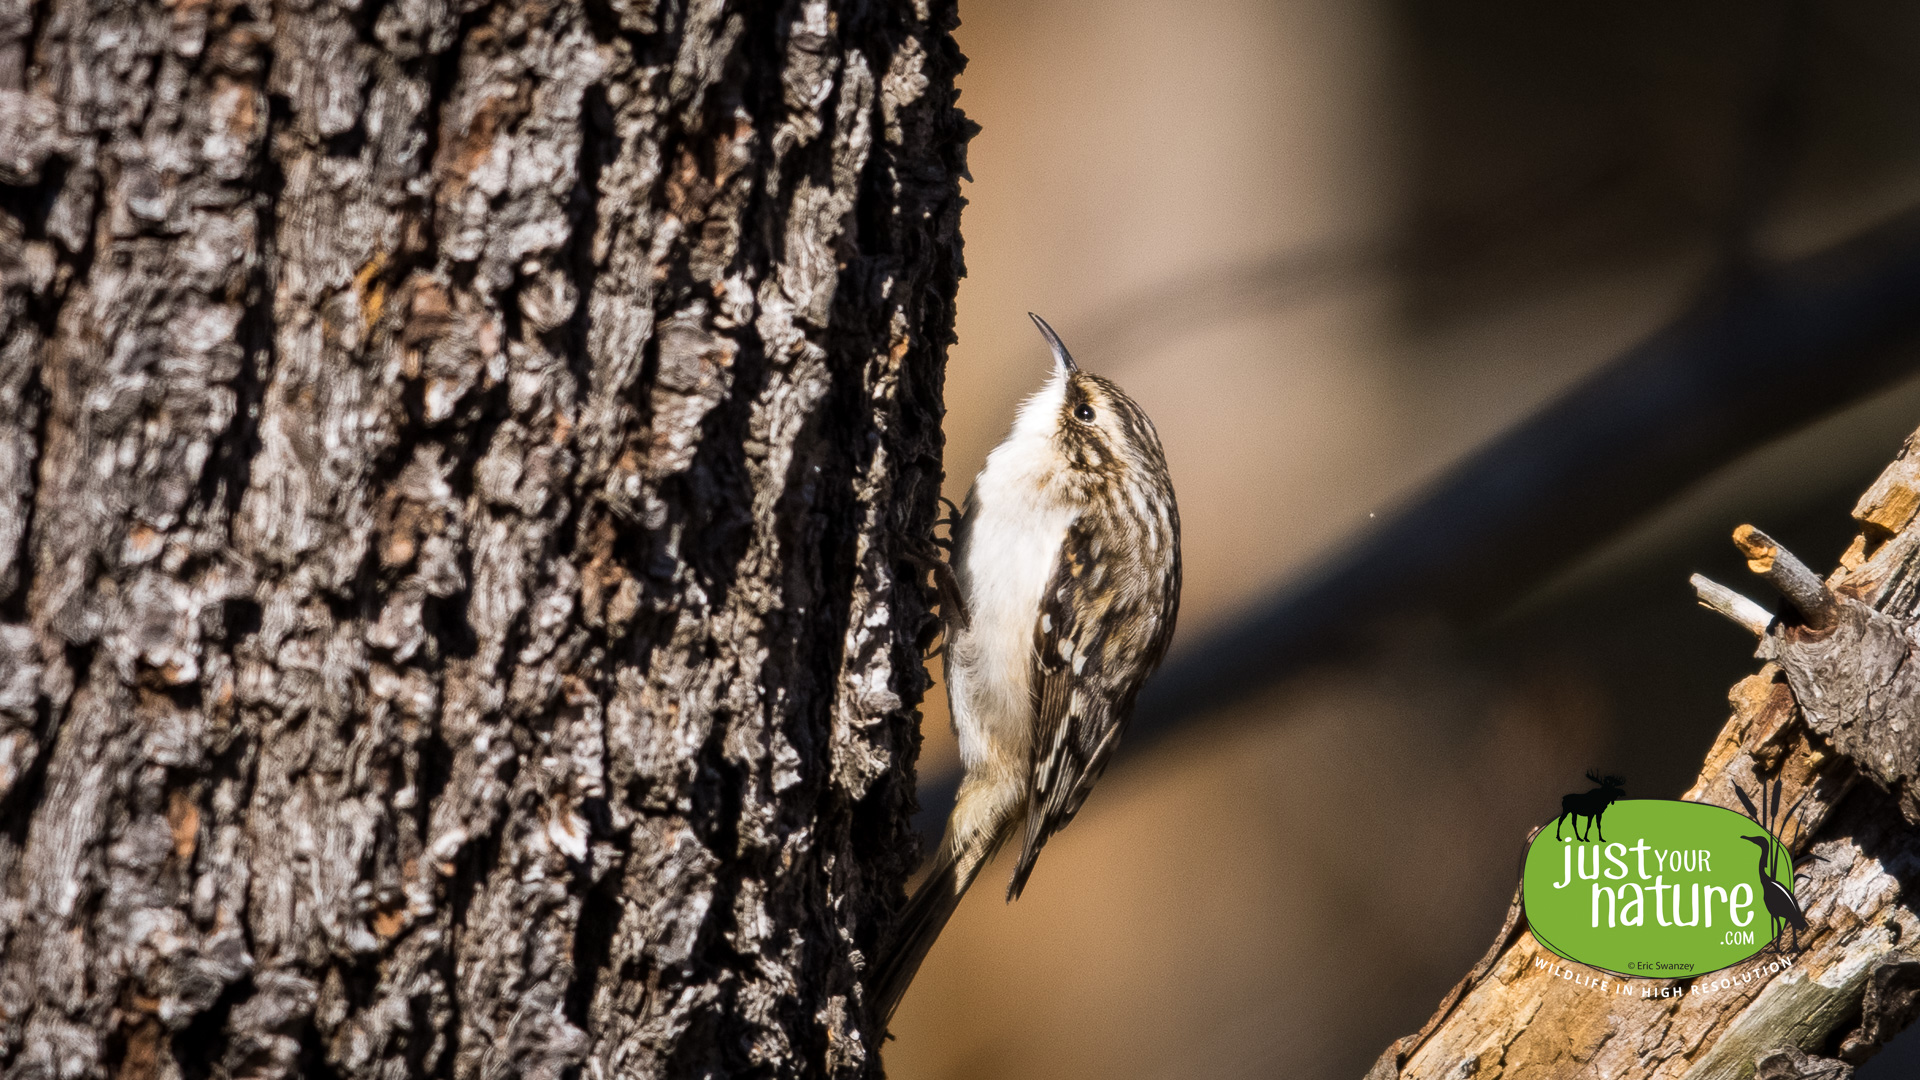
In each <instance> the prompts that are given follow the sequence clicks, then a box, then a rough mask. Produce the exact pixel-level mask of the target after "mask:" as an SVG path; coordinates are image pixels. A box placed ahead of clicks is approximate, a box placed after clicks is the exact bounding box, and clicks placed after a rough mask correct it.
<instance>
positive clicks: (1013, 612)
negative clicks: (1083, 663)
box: [947, 379, 1076, 772]
mask: <svg viewBox="0 0 1920 1080" xmlns="http://www.w3.org/2000/svg"><path fill="white" fill-rule="evenodd" d="M1064 393H1065V383H1064V381H1063V380H1060V379H1055V380H1054V381H1052V382H1049V383H1048V384H1047V386H1046V387H1044V388H1043V389H1042V390H1041V391H1040V392H1039V393H1037V394H1035V395H1034V396H1033V397H1031V398H1029V399H1028V400H1027V402H1026V403H1025V404H1024V405H1023V406H1022V407H1021V410H1020V416H1019V419H1018V420H1016V421H1015V423H1014V427H1013V431H1012V432H1011V433H1010V434H1009V435H1008V436H1007V438H1006V440H1005V441H1004V442H1002V443H1001V444H1000V445H999V446H998V447H996V448H995V449H994V451H993V453H992V454H990V455H988V457H987V464H986V467H985V468H984V469H982V470H980V475H979V476H977V477H975V478H974V481H973V491H972V493H971V494H970V496H969V498H968V513H967V522H966V528H965V529H964V530H963V532H962V534H961V537H960V541H961V542H960V545H959V547H958V550H957V551H956V552H955V553H954V556H955V557H954V562H955V564H956V566H955V569H956V576H957V577H958V578H959V581H960V588H961V591H962V593H963V594H964V595H965V597H966V601H967V609H968V615H969V618H970V621H969V625H968V627H967V628H966V629H964V630H961V631H958V632H956V633H954V634H953V640H952V641H951V642H950V643H949V644H948V646H947V697H948V703H949V705H950V706H951V708H952V712H953V726H954V731H955V733H956V734H957V735H958V736H959V740H960V756H961V759H962V760H963V761H964V762H965V763H966V766H967V768H968V770H969V772H971V771H972V770H974V769H975V768H976V766H978V765H979V764H981V763H982V762H983V760H984V759H985V757H986V755H987V753H988V749H989V747H990V746H991V747H994V748H996V749H997V750H998V752H999V753H1001V754H1004V755H1015V756H1016V758H1015V759H1016V760H1018V761H1021V762H1022V763H1024V760H1025V758H1026V752H1027V747H1028V744H1029V741H1030V739H1031V732H1032V727H1033V702H1032V698H1031V697H1030V693H1031V690H1030V687H1031V679H1032V672H1033V661H1034V657H1033V647H1034V646H1033V641H1034V636H1033V635H1034V624H1035V623H1036V622H1037V621H1038V619H1039V617H1040V598H1041V594H1042V593H1043V592H1044V591H1045V590H1046V587H1047V583H1048V582H1049V581H1050V580H1051V579H1052V577H1053V573H1054V568H1055V566H1056V564H1057V563H1058V560H1059V555H1060V544H1061V542H1062V541H1063V540H1064V539H1065V538H1066V534H1067V528H1068V527H1069V526H1070V525H1072V523H1073V519H1074V515H1075V513H1076V511H1075V510H1074V508H1073V507H1072V506H1071V505H1070V504H1069V503H1067V502H1066V501H1065V500H1064V499H1062V498H1060V497H1059V494H1058V492H1057V491H1056V490H1055V484H1054V480H1055V479H1056V473H1057V471H1058V460H1057V454H1056V452H1055V450H1054V448H1053V446H1052V440H1051V434H1052V429H1053V425H1054V424H1055V423H1056V422H1057V421H1056V419H1055V418H1056V417H1057V416H1058V415H1059V409H1060V404H1061V399H1062V396H1063V395H1064Z"/></svg>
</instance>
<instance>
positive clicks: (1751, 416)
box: [917, 212, 1920, 823]
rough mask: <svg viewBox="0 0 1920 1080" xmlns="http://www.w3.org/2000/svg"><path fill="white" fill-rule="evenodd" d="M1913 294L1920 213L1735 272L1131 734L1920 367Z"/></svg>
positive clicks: (1552, 555) (1308, 587)
mask: <svg viewBox="0 0 1920 1080" xmlns="http://www.w3.org/2000/svg"><path fill="white" fill-rule="evenodd" d="M1354 258H1355V259H1358V260H1360V261H1361V262H1364V261H1365V260H1366V259H1367V258H1369V256H1367V255H1365V254H1364V253H1362V254H1360V255H1356V256H1354ZM1287 265H1288V266H1291V267H1292V270H1291V271H1288V272H1286V273H1280V271H1281V270H1283V269H1285V267H1282V266H1281V265H1280V264H1279V263H1276V264H1275V267H1274V268H1273V269H1274V270H1275V272H1276V273H1277V274H1279V276H1278V277H1277V278H1276V279H1275V280H1278V281H1292V282H1294V283H1295V285H1294V287H1306V286H1305V283H1306V282H1309V281H1311V280H1314V279H1315V275H1314V274H1311V273H1307V271H1308V270H1309V269H1311V268H1314V267H1319V268H1320V269H1319V271H1317V272H1318V273H1326V274H1336V275H1337V274H1338V273H1344V272H1349V271H1351V270H1353V269H1354V268H1355V267H1356V266H1358V265H1360V264H1359V263H1356V262H1345V261H1343V260H1342V259H1340V258H1334V257H1331V256H1325V255H1310V256H1302V257H1301V258H1300V261H1299V262H1298V263H1297V264H1292V263H1290V264H1287ZM1915 297H1920V212H1909V213H1907V214H1903V215H1901V216H1899V217H1897V218H1895V219H1892V220H1889V221H1887V222H1884V223H1883V224H1881V225H1879V226H1877V227H1875V228H1872V229H1870V230H1868V231H1866V232H1864V233H1862V234H1860V235H1858V236H1856V237H1854V238H1852V239H1850V240H1848V241H1846V242H1843V243H1841V244H1838V245H1836V246H1834V247H1832V248H1829V249H1826V250H1823V251H1820V252H1818V253H1815V254H1813V255H1809V256H1806V257H1803V258H1800V259H1796V260H1793V261H1790V262H1786V263H1782V264H1779V265H1776V266H1772V267H1760V268H1756V269H1754V270H1753V271H1752V272H1751V273H1749V274H1744V275H1741V276H1739V277H1737V278H1734V279H1731V280H1730V281H1729V282H1728V283H1727V284H1725V285H1723V286H1721V287H1719V288H1717V289H1715V290H1713V291H1711V292H1710V293H1708V294H1707V295H1705V296H1703V297H1702V298H1701V299H1700V300H1699V301H1698V302H1696V303H1695V304H1694V305H1693V307H1692V308H1691V309H1690V310H1689V311H1688V312H1687V313H1685V314H1684V315H1682V316H1681V317H1680V318H1678V319H1677V320H1675V321H1674V322H1673V323H1672V324H1670V325H1669V326H1667V327H1665V328H1664V329H1662V330H1661V331H1659V332H1658V333H1656V334H1654V335H1653V336H1652V337H1651V338H1649V339H1648V340H1647V341H1645V342H1643V343H1641V344H1640V345H1638V346H1636V347H1634V348H1633V349H1631V350H1629V351H1628V352H1627V353H1626V354H1625V355H1623V356H1621V357H1620V358H1619V359H1618V360H1616V361H1615V362H1613V363H1612V364H1610V365H1608V366H1607V367H1605V368H1604V369H1602V370H1600V371H1599V372H1597V373H1596V374H1594V375H1593V376H1592V377H1591V378H1589V379H1587V380H1586V381H1585V382H1583V383H1582V384H1580V385H1579V386H1576V387H1575V388H1574V389H1572V390H1571V391H1569V392H1568V393H1567V394H1566V395H1564V396H1563V397H1561V398H1560V399H1559V400H1557V401H1555V402H1554V403H1552V404H1551V405H1549V406H1547V407H1546V408H1544V409H1542V410H1541V411H1540V412H1539V413H1537V414H1535V415H1534V416H1533V417H1531V418H1529V419H1528V420H1526V421H1524V422H1522V423H1521V424H1520V425H1519V426H1517V427H1515V428H1513V429H1512V430H1510V431H1508V432H1507V433H1506V434H1504V435H1502V436H1500V437H1498V438H1496V439H1494V440H1493V441H1492V442H1490V443H1488V444H1487V445H1485V446H1484V447H1482V448H1481V449H1479V450H1478V451H1476V452H1475V453H1473V454H1471V455H1469V456H1468V457H1467V458H1466V459H1465V460H1464V461H1462V462H1460V463H1459V464H1458V465H1456V466H1455V467H1454V468H1453V469H1452V470H1451V471H1450V472H1448V473H1447V474H1446V475H1444V476H1443V477H1442V478H1441V479H1439V480H1438V481H1437V482H1435V483H1434V484H1433V485H1432V486H1430V487H1429V488H1428V489H1427V490H1426V491H1425V492H1424V493H1422V494H1420V495H1418V496H1416V497H1415V498H1414V499H1413V500H1412V501H1411V502H1409V503H1408V504H1407V505H1406V506H1405V507H1403V508H1402V509H1400V510H1399V511H1398V512H1397V513H1395V514H1394V515H1392V516H1391V517H1390V518H1387V519H1385V520H1384V521H1383V522H1382V523H1381V524H1380V525H1379V527H1377V528H1375V529H1372V530H1370V531H1369V532H1368V533H1367V534H1366V535H1364V536H1362V537H1358V538H1356V539H1355V540H1354V541H1353V542H1352V543H1351V544H1349V545H1348V546H1347V547H1345V548H1343V549H1341V550H1340V551H1338V552H1336V553H1334V554H1333V556H1332V557H1330V558H1329V559H1328V560H1327V561H1326V562H1324V563H1323V564H1322V565H1321V566H1320V567H1319V568H1318V569H1317V570H1315V571H1313V572H1310V573H1308V574H1306V575H1304V576H1303V577H1301V578H1299V579H1298V580H1296V581H1294V582H1292V583H1290V584H1288V585H1286V586H1284V587H1283V588H1281V589H1280V590H1278V591H1276V592H1275V593H1273V594H1272V595H1270V596H1268V597H1266V598H1265V599H1264V600H1261V601H1259V602H1257V603H1255V604H1254V605H1252V606H1251V607H1250V608H1248V609H1246V610H1244V611H1242V612H1241V613H1240V614H1239V615H1238V616H1237V617H1231V618H1229V619H1227V620H1226V621H1225V622H1223V623H1222V624H1221V625H1219V626H1218V627H1217V628H1216V629H1214V630H1212V631H1210V632H1208V633H1205V634H1203V635H1200V636H1199V637H1198V638H1191V637H1190V638H1188V639H1187V640H1185V641H1184V642H1182V643H1181V644H1180V645H1179V646H1177V647H1176V650H1175V653H1174V655H1173V657H1172V658H1171V659H1170V660H1169V662H1168V664H1167V666H1166V667H1165V668H1164V669H1162V670H1161V672H1160V673H1159V674H1158V675H1157V676H1156V677H1155V678H1154V679H1153V680H1151V681H1150V682H1149V683H1148V684H1147V687H1146V690H1145V692H1144V693H1143V695H1142V697H1141V700H1140V705H1139V709H1138V711H1137V712H1136V714H1135V718H1134V721H1133V726H1132V730H1131V731H1130V732H1129V733H1128V736H1127V740H1128V741H1127V744H1126V746H1125V747H1124V748H1123V751H1122V752H1123V753H1137V752H1139V750H1140V748H1141V747H1142V746H1144V745H1148V744H1150V743H1151V742H1152V741H1154V740H1155V739H1157V738H1159V737H1161V736H1163V735H1165V734H1167V733H1170V732H1172V731H1175V730H1178V729H1179V728H1180V727H1182V726H1183V725H1185V724H1187V723H1189V722H1191V721H1193V720H1195V719H1197V718H1199V717H1201V716H1204V715H1206V714H1207V713H1209V712H1211V711H1214V710H1217V709H1219V708H1221V707H1222V706H1226V705H1229V704H1232V703H1233V702H1235V701H1239V700H1242V699H1244V698H1245V697H1247V696H1249V695H1251V694H1253V693H1255V692H1257V691H1258V690H1260V689H1261V688H1263V687H1266V686H1269V685H1271V684H1272V683H1274V682H1275V681H1277V680H1278V679H1280V678H1282V677H1284V676H1286V675H1287V674H1289V673H1290V672H1293V671H1296V670H1298V669H1299V667H1300V666H1301V665H1302V664H1304V663H1307V662H1310V661H1313V660H1315V659H1319V658H1324V657H1327V656H1329V655H1332V654H1334V653H1336V652H1337V651H1339V650H1340V649H1342V648H1343V647H1345V646H1347V645H1349V644H1351V643H1352V642H1353V641H1354V640H1355V631H1358V630H1361V629H1363V628H1365V627H1366V626H1368V625H1371V624H1372V623H1374V622H1375V621H1377V620H1378V619H1379V618H1380V617H1381V616H1383V615H1390V614H1393V613H1395V612H1399V611H1418V610H1424V611H1433V612H1437V613H1439V614H1442V615H1444V616H1447V617H1450V618H1453V619H1457V620H1461V621H1471V620H1474V619H1477V618H1483V617H1485V616H1487V615H1489V614H1492V613H1495V612H1498V611H1499V610H1501V609H1503V608H1504V607H1506V606H1507V605H1509V604H1511V603H1512V602H1513V601H1515V600H1516V599H1518V598H1519V597H1521V596H1524V595H1525V594H1526V593H1527V592H1528V591H1529V590H1531V589H1532V588H1534V587H1536V586H1537V585H1539V584H1540V583H1541V582H1543V581H1545V580H1546V579H1547V578H1548V577H1550V576H1551V575H1552V574H1553V573H1554V572H1555V571H1557V570H1558V569H1560V568H1562V567H1564V566H1567V565H1569V564H1571V563H1572V562H1574V561H1575V560H1577V559H1578V558H1579V557H1580V556H1581V555H1583V554H1584V553H1586V552H1588V551H1590V550H1592V549H1594V548H1596V547H1598V546H1599V545H1601V544H1602V543H1604V542H1605V541H1606V540H1607V539H1608V538H1610V537H1611V536H1613V535H1614V534H1616V533H1618V532H1620V531H1622V530H1624V529H1625V528H1626V527H1628V526H1629V525H1631V524H1633V523H1634V522H1635V521H1636V520H1638V519H1640V518H1642V517H1644V516H1645V515H1646V514H1648V513H1650V512H1651V511H1653V510H1655V509H1657V508H1658V507H1660V506H1661V505H1662V504H1663V503H1665V502H1666V501H1667V500H1668V499H1670V498H1671V497H1672V496H1674V495H1676V494H1677V493H1679V492H1680V491H1682V490H1684V489H1685V488H1686V487H1687V486H1688V485H1690V484H1692V483H1694V482H1695V481H1697V480H1699V479H1700V478H1702V477H1704V476H1706V475H1707V474H1709V473H1711V472H1712V471H1713V470H1715V469H1717V468H1719V467H1720V466H1722V465H1724V464H1726V463H1728V462H1730V461H1733V460H1734V459H1736V458H1738V457H1739V456H1740V455H1742V454H1744V453H1746V452H1747V451H1749V450H1752V449H1754V448H1756V447H1758V446H1760V445H1763V444H1764V443H1766V442H1768V441H1770V440H1772V439H1774V438H1776V437H1778V436H1780V435H1781V434H1784V433H1786V432H1788V431H1791V430H1793V429H1795V428H1797V427H1800V426H1802V425H1804V424H1807V423H1809V422H1811V421H1813V420H1815V419H1817V418H1819V417H1821V416H1823V415H1826V414H1827V413H1830V412H1832V411H1834V410H1837V409H1839V408H1841V407H1843V406H1845V405H1847V404H1849V403H1851V402H1853V401H1856V400H1859V399H1861V398H1865V397H1867V396H1870V395H1871V394H1873V393H1874V392H1876V391H1878V390H1881V389H1883V388H1885V387H1886V386H1888V385H1889V384H1891V383H1892V382H1894V381H1896V380H1897V379H1899V378H1900V377H1902V376H1904V375H1907V374H1909V373H1911V372H1914V371H1916V370H1920V348H1916V347H1915V346H1916V344H1920V340H1917V339H1920V303H1915V299H1914V298H1915ZM1257 524H1258V523H1256V522H1250V523H1249V527H1255V526H1257ZM956 782H957V776H954V775H946V776H939V775H929V776H926V777H924V778H923V781H922V784H921V790H920V804H921V810H920V814H919V816H918V818H917V821H919V822H922V823H925V822H938V821H940V820H942V819H943V818H944V817H945V814H946V810H947V809H948V807H950V806H951V800H952V797H953V785H954V784H955V783H956Z"/></svg>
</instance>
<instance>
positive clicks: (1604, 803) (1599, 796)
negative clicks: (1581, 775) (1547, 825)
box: [1553, 769, 1627, 844]
mask: <svg viewBox="0 0 1920 1080" xmlns="http://www.w3.org/2000/svg"><path fill="white" fill-rule="evenodd" d="M1587 779H1589V780H1591V781H1593V782H1594V783H1596V784H1599V785H1600V786H1599V787H1597V788H1594V789H1593V790H1592V791H1587V792H1580V793H1577V794H1573V795H1568V796H1565V797H1564V798H1562V799H1561V800H1560V816H1559V817H1557V818H1554V819H1553V838H1554V839H1555V840H1558V839H1560V823H1561V822H1563V821H1565V820H1567V819H1568V818H1572V819H1573V837H1574V839H1576V840H1578V841H1580V842H1581V843H1586V840H1587V838H1586V837H1585V836H1584V835H1582V834H1581V832H1580V819H1582V818H1585V819H1586V821H1587V827H1588V830H1589V831H1591V832H1596V833H1599V834H1600V842H1601V843H1603V844H1604V843H1606V842H1607V834H1606V831H1605V830H1603V829H1602V828H1601V827H1600V816H1601V815H1602V814H1605V813H1606V812H1607V807H1609V806H1612V805H1613V804H1614V803H1616V802H1618V801H1619V800H1621V799H1623V798H1625V797H1626V794H1627V789H1626V781H1625V780H1622V779H1621V778H1620V777H1618V776H1599V775H1597V774H1596V772H1595V771H1594V770H1593V769H1588V770H1587Z"/></svg>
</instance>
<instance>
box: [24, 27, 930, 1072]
mask: <svg viewBox="0 0 1920 1080" xmlns="http://www.w3.org/2000/svg"><path fill="white" fill-rule="evenodd" d="M955 21H956V20H955V18H954V14H953V4H952V2H951V0H916V2H915V3H912V4H908V3H896V4H873V5H846V6H844V7H838V6H836V5H830V4H828V3H826V2H824V0H794V2H790V3H787V4H784V5H769V4H758V5H756V4H747V3H743V2H739V0H735V2H732V3H729V2H725V0H680V2H675V0H586V2H584V3H575V2H571V0H498V2H495V3H491V4H488V3H484V2H475V0H461V2H459V3H454V2H452V0H388V2H384V3H383V2H380V0H368V2H365V3H361V2H357V0H277V2H276V0H168V2H166V3H164V4H161V3H141V4H134V3H130V2H128V0H0V1069H4V1073H5V1076H7V1077H9V1078H33V1080H41V1078H45V1080H55V1078H58V1080H76V1078H82V1077H107V1076H111V1077H114V1078H116V1080H149V1078H167V1080H173V1078H189V1080H190V1078H199V1077H227V1076H236V1077H237V1076H247V1077H277V1076H286V1075H292V1074H296V1073H298V1074H304V1075H312V1076H340V1077H374V1076H378V1077H383V1078H391V1080H400V1078H406V1077H457V1078H467V1077H488V1078H495V1077H507V1076H514V1075H525V1076H533V1077H559V1076H561V1075H563V1074H566V1075H578V1076H583V1077H590V1078H595V1080H612V1078H616V1077H629V1076H664V1075H716V1074H753V1075H761V1074H767V1075H783V1076H784V1075H799V1074H808V1075H815V1074H829V1075H835V1076H865V1075H877V1074H878V1071H879V1069H878V1060H877V1055H876V1054H875V1052H874V1051H875V1048H876V1046H877V1037H878V1032H877V1031H875V1030H874V1029H873V1028H872V1027H870V1026H869V1024H868V1021H867V1018H866V1017H865V1015H864V1010H863V1009H862V1007H861V998H860V987H859V984H860V972H861V967H862V964H863V957H866V956H870V955H871V954H872V951H873V948H874V945H875V939H876V936H877V934H878V933H879V931H880V930H881V929H882V928H883V926H884V920H885V917H886V913H887V912H888V910H890V908H891V906H892V905H894V904H895V903H897V902H898V900H899V898H900V889H901V884H902V881H903V880H904V877H905V875H906V873H907V872H908V870H909V869H910V866H911V863H912V861H913V855H914V842H913V840H912V839H911V837H910V835H909V833H908V831H907V827H906V821H907V811H908V808H909V807H910V804H911V802H912V798H913V795H912V771H911V768H910V764H911V762H912V759H913V755H914V750H915V747H916V745H917V716H916V713H915V706H916V704H917V703H918V701H919V698H920V695H921V693H922V691H923V689H924V687H925V685H926V678H925V675H924V672H923V669H922V665H921V662H920V651H921V646H922V645H923V644H924V640H923V639H924V637H925V635H927V634H928V633H929V632H930V618H929V616H928V613H927V603H928V595H927V590H926V589H925V588H924V586H923V582H922V580H921V579H922V577H923V575H922V574H921V573H920V572H919V571H918V570H917V569H915V566H916V565H917V564H916V561H915V560H916V559H919V558H921V557H922V556H921V551H922V549H923V548H924V539H923V538H924V537H925V536H927V535H928V533H929V531H930V528H931V525H932V522H933V520H934V516H935V511H936V496H937V492H938V487H939V481H940V453H941V436H940V429H939V421H940V416H941V399H940V387H941V377H942V369H943V365H944V362H945V348H946V344H947V342H948V340H949V339H950V335H951V326H952V317H953V309H952V302H953V294H954V289H955V284H956V280H957V277H958V274H959V269H960V263H959V238H958V234H957V224H958V214H959V207H960V198H959V195H958V188H957V176H958V174H959V173H960V172H961V171H963V168H964V165H963V152H964V149H963V148H964V141H965V138H966V136H967V134H968V131H967V127H966V123H965V121H964V120H963V119H962V117H961V116H960V114H959V112H958V111H957V109H956V108H955V107H954V104H953V101H954V96H955V95H954V91H953V89H952V81H953V77H954V75H955V74H956V73H957V71H958V70H959V67H960V65H961V64H962V62H963V61H962V58H961V57H960V56H959V54H958V52H957V51H956V49H955V47H954V45H953V43H952V41H951V39H950V37H949V36H948V33H949V31H950V29H951V28H952V26H953V25H954V24H955Z"/></svg>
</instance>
